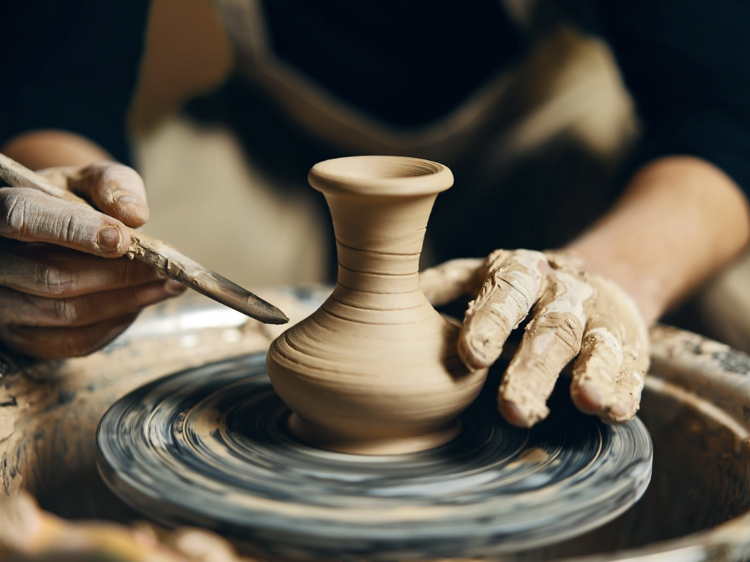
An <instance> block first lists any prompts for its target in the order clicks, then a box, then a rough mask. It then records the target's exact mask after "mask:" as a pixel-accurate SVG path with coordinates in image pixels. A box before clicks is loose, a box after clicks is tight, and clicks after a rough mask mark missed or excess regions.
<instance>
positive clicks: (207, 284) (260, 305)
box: [0, 154, 289, 324]
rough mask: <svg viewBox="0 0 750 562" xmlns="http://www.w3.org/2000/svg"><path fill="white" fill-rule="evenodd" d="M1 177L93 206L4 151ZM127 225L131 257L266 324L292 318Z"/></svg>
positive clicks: (0, 165) (12, 184)
mask: <svg viewBox="0 0 750 562" xmlns="http://www.w3.org/2000/svg"><path fill="white" fill-rule="evenodd" d="M0 179H2V180H3V181H5V182H6V183H7V184H8V185H11V186H13V187H29V188H32V189H36V190H38V191H43V192H44V193H46V194H48V195H51V196H52V197H55V198H57V199H63V200H65V201H69V202H71V203H76V204H78V205H85V206H86V207H90V205H89V204H88V203H87V202H86V201H85V200H84V199H82V198H80V197H78V196H77V195H75V194H74V193H71V192H70V191H66V190H64V189H61V188H59V187H57V186H56V185H54V184H52V183H51V182H49V181H47V180H46V179H45V178H43V177H42V176H40V175H39V174H37V173H35V172H33V171H31V170H29V169H28V168H26V167H24V166H22V165H21V164H19V163H18V162H16V161H14V160H12V159H11V158H8V157H7V156H5V155H4V154H0ZM125 228H127V229H128V233H129V234H130V247H129V248H128V252H127V256H128V257H129V258H131V259H137V260H138V261H141V262H143V263H146V264H148V265H150V266H151V267H153V268H155V269H157V270H158V271H159V272H161V273H162V274H164V275H166V276H167V277H169V278H171V279H175V280H177V281H179V282H180V283H182V284H183V285H186V286H188V287H190V288H191V289H193V290H195V291H198V292H199V293H201V294H203V295H206V296H207V297H209V298H211V299H213V300H215V301H217V302H220V303H221V304H224V305H226V306H228V307H230V308H233V309H234V310H237V311H239V312H242V313H243V314H246V315H248V316H250V317H251V318H255V319H256V320H260V321H261V322H264V323H266V324H285V323H287V322H288V321H289V319H288V318H287V317H286V315H285V314H284V313H283V312H281V310H279V309H278V308H276V307H275V306H273V305H272V304H271V303H269V302H266V301H264V300H263V299H261V298H259V297H257V296H255V295H254V294H253V293H251V292H250V291H247V290H246V289H243V288H242V287H240V286H239V285H237V284H236V283H233V282H232V281H230V280H229V279H226V278H224V277H222V276H221V275H219V274H217V273H214V272H213V271H211V270H210V269H207V268H205V267H203V266H202V265H200V264H199V263H197V262H195V261H193V260H191V259H190V258H188V257H187V256H185V255H183V254H181V253H180V252H178V251H177V250H175V249H174V248H172V247H171V246H169V245H167V244H165V243H164V242H162V241H160V240H157V239H155V238H152V237H151V236H148V235H147V234H144V233H142V232H138V231H137V230H135V229H133V228H129V227H127V226H126V227H125Z"/></svg>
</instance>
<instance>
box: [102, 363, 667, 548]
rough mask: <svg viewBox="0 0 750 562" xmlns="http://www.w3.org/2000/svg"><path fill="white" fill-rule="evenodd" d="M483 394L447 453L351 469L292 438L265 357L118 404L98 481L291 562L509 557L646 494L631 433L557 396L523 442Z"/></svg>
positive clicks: (363, 461)
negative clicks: (301, 561)
mask: <svg viewBox="0 0 750 562" xmlns="http://www.w3.org/2000/svg"><path fill="white" fill-rule="evenodd" d="M496 382H497V381H494V383H495V384H496ZM492 384H493V383H492V382H490V384H489V385H488V388H489V387H490V385H492ZM494 388H496V387H494ZM494 388H493V390H492V392H489V391H488V392H487V393H486V395H482V396H481V397H480V399H479V400H477V402H475V403H474V404H473V405H472V407H471V408H469V410H467V411H466V412H465V413H464V414H463V415H462V416H461V423H462V430H461V433H460V435H459V436H458V437H457V438H456V439H454V440H453V441H452V442H450V443H448V444H446V445H443V446H442V447H439V448H437V449H433V450H431V451H425V452H421V453H414V454H408V455H400V456H389V457H385V456H381V457H370V456H355V455H346V454H340V453H332V452H327V451H323V450H319V449H315V448H313V447H310V446H308V445H305V444H303V443H300V442H299V441H297V440H296V439H295V438H294V437H293V436H292V435H291V433H290V432H289V430H288V428H287V421H288V418H289V415H290V412H289V410H287V408H286V407H285V406H284V404H283V403H282V402H281V400H280V399H279V398H278V397H277V396H276V394H275V393H274V391H273V388H272V387H271V385H270V383H269V381H268V378H267V376H266V374H265V357H264V356H263V355H252V356H247V357H241V358H237V359H231V360H226V361H222V362H219V363H214V364H211V365H206V366H203V367H199V368H195V369H190V370H187V371H183V372H181V373H177V374H174V375H171V376H168V377H166V378H163V379H161V380H158V381H155V382H153V383H151V384H149V385H147V386H144V387H142V388H140V389H137V390H135V391H134V392H132V393H130V394H129V395H127V396H125V397H124V398H122V399H121V400H120V401H119V402H117V403H116V404H114V406H112V408H111V409H110V410H109V411H108V412H107V414H106V415H105V416H104V418H103V420H102V422H101V425H100V427H99V433H98V446H99V469H100V472H101V474H102V476H103V478H104V479H105V481H106V482H107V483H108V484H109V486H110V487H111V488H112V489H113V490H114V492H115V493H116V494H117V495H118V496H119V497H120V498H121V499H123V500H124V501H125V502H127V503H128V504H130V505H131V506H133V507H134V508H136V509H137V510H139V511H140V512H141V513H143V514H144V515H145V516H146V517H149V518H151V519H153V520H155V521H157V522H159V523H162V524H165V525H168V526H175V525H190V526H199V527H205V528H209V529H212V530H215V531H217V532H219V533H220V534H222V535H224V536H227V537H228V538H230V539H232V540H233V541H234V542H235V543H239V544H240V545H242V544H245V545H253V548H254V550H255V551H256V552H262V553H264V554H266V555H271V556H279V557H284V558H293V559H320V558H338V559H341V558H342V557H349V556H351V557H356V558H361V559H369V560H387V559H391V560H392V559H396V558H439V557H458V556H461V557H475V556H485V555H490V554H498V553H503V552H515V551H518V550H522V549H525V548H530V547H538V546H543V545H545V544H550V543H552V542H557V541H560V540H562V539H564V538H568V537H571V536H573V535H577V534H581V533H583V532H585V531H587V530H590V529H592V528H594V527H597V526H599V525H602V524H604V523H605V522H607V521H609V520H610V519H612V518H614V517H615V516H616V515H618V514H620V513H622V512H623V511H624V510H626V509H627V508H628V507H629V506H630V505H632V504H633V503H634V502H635V501H636V500H637V499H638V498H639V497H640V496H641V494H642V493H643V492H644V490H645V488H646V486H647V485H648V482H649V479H650V476H651V453H652V449H651V441H650V438H649V436H648V433H647V431H646V429H645V428H644V426H643V425H642V424H641V422H640V421H639V420H637V419H636V420H633V421H632V422H630V423H628V424H625V425H622V426H606V425H604V424H601V423H600V422H599V421H598V420H596V419H595V418H592V417H589V416H583V415H581V414H578V413H577V412H576V411H574V410H573V408H572V406H571V405H570V399H569V398H568V397H567V396H564V395H563V394H564V388H562V389H561V390H562V391H563V392H559V393H558V396H557V397H553V402H552V414H551V415H550V417H549V418H548V419H547V420H545V421H544V422H542V423H541V424H539V425H538V426H536V427H534V428H533V429H531V430H525V429H518V428H514V427H511V426H509V425H508V424H506V423H505V422H504V421H503V420H502V419H501V418H500V416H499V415H497V414H496V413H495V408H494V396H495V392H494Z"/></svg>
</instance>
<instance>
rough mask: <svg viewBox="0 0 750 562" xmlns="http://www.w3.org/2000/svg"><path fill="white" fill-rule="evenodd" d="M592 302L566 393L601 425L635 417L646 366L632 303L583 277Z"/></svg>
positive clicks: (644, 341)
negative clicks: (594, 297)
mask: <svg viewBox="0 0 750 562" xmlns="http://www.w3.org/2000/svg"><path fill="white" fill-rule="evenodd" d="M588 282H589V283H590V284H591V286H592V287H593V288H594V289H595V291H596V294H597V298H596V299H591V300H590V301H589V302H588V303H587V317H588V323H587V327H586V333H585V335H584V339H583V343H582V346H581V353H580V355H579V357H578V359H577V360H576V362H575V364H574V366H573V381H572V383H571V387H570V393H571V396H572V398H573V401H574V402H575V404H576V406H577V407H578V408H579V409H580V410H581V411H583V412H586V413H591V414H596V415H598V416H599V417H600V418H601V420H602V421H604V422H605V423H623V422H627V421H629V420H630V419H632V418H633V416H635V414H636V412H637V411H638V406H639V404H640V398H641V392H642V390H643V384H644V380H645V376H646V371H647V369H648V364H649V351H648V333H647V331H646V327H645V324H644V323H643V321H642V320H641V317H640V314H639V312H638V310H637V309H636V306H635V304H634V303H633V302H632V301H631V300H630V298H629V297H628V296H627V295H626V294H625V293H624V292H623V291H622V290H621V289H620V288H619V287H617V286H616V285H615V284H614V283H612V282H610V281H607V280H605V279H602V278H599V277H594V276H588Z"/></svg>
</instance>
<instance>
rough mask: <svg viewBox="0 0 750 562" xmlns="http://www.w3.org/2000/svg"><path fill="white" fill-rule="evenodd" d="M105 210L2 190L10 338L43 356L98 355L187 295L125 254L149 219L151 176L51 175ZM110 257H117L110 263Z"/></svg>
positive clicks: (2, 334) (0, 226) (100, 166)
mask: <svg viewBox="0 0 750 562" xmlns="http://www.w3.org/2000/svg"><path fill="white" fill-rule="evenodd" d="M41 174H42V175H44V176H45V177H46V178H47V179H48V180H50V181H51V182H52V183H54V184H55V185H57V186H58V187H62V188H66V189H70V190H71V191H75V192H76V193H78V194H79V195H81V196H83V197H85V198H87V199H88V200H89V201H91V202H92V203H93V205H95V206H96V207H97V208H98V209H99V210H100V211H102V212H99V211H97V210H95V209H94V208H87V207H85V206H80V205H76V204H74V203H70V202H67V201H62V200H60V199H56V198H54V197H52V196H49V195H47V194H45V193H42V192H40V191H36V190H33V189H29V188H18V187H7V188H2V189H0V338H1V339H2V340H3V342H4V343H5V344H6V345H8V346H9V347H11V348H12V349H15V350H16V351H20V352H22V353H26V354H28V355H32V356H35V357H39V358H42V359H54V358H61V357H72V356H78V355H85V354H87V353H91V352H92V351H95V350H96V349H98V348H100V347H102V346H104V345H105V344H107V343H108V342H109V341H111V340H112V339H114V338H115V337H116V336H117V335H118V334H120V333H121V332H122V331H123V330H125V328H127V326H128V325H130V323H131V322H132V321H133V320H134V319H135V316H136V314H137V313H138V311H139V310H140V309H141V308H142V307H144V306H147V305H149V304H152V303H155V302H157V301H160V300H163V299H165V298H167V297H169V296H171V295H173V294H176V293H178V292H182V290H183V288H182V287H181V286H180V285H179V284H178V283H177V282H173V281H165V280H164V279H163V278H160V277H159V276H158V274H157V273H156V272H155V271H154V270H153V269H151V268H150V267H147V266H145V265H144V264H142V263H140V262H135V261H131V260H129V259H127V258H123V257H122V256H123V255H124V253H125V252H126V251H127V249H128V245H129V243H130V236H129V234H128V232H127V229H126V228H125V225H128V226H132V227H137V226H141V225H142V224H144V223H145V222H146V220H147V219H148V206H147V204H146V196H145V190H144V187H143V182H142V181H141V178H140V177H139V176H138V174H137V173H136V172H135V171H133V170H132V169H130V168H127V167H125V166H122V165H120V164H115V163H111V162H101V163H97V164H93V165H91V166H88V167H86V168H54V169H48V170H44V171H43V172H41ZM103 258H110V259H103Z"/></svg>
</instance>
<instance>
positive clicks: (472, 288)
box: [419, 258, 487, 306]
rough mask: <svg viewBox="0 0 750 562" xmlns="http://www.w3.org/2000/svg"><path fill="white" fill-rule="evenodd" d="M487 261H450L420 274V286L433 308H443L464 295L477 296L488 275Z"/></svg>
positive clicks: (477, 259)
mask: <svg viewBox="0 0 750 562" xmlns="http://www.w3.org/2000/svg"><path fill="white" fill-rule="evenodd" d="M486 267H487V260H483V259H480V258H466V259H457V260H450V261H447V262H445V263H442V264H440V265H437V266H435V267H431V268H430V269H427V270H425V271H423V272H422V273H420V274H419V285H420V288H421V289H422V292H423V293H424V294H425V296H426V297H427V300H429V301H430V303H431V304H432V305H433V306H441V305H444V304H447V303H449V302H451V301H453V300H456V299H457V298H459V297H462V296H463V295H475V294H476V293H477V291H479V288H480V287H481V286H482V282H483V281H484V278H485V276H486V274H487V269H486Z"/></svg>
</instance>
